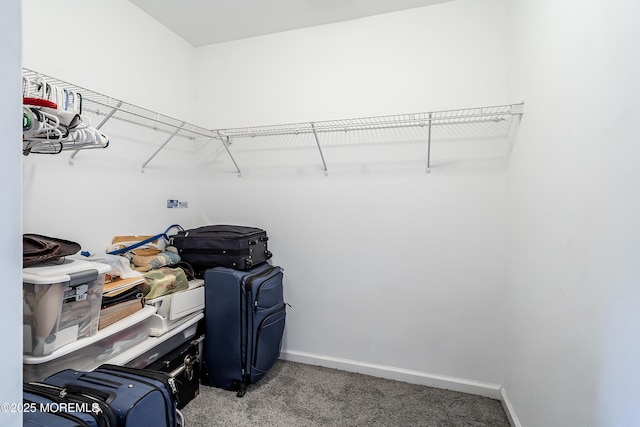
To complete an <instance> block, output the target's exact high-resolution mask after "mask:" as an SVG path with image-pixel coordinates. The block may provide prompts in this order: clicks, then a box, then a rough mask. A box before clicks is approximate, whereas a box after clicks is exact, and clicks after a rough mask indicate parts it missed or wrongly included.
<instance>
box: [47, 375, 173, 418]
mask: <svg viewBox="0 0 640 427" xmlns="http://www.w3.org/2000/svg"><path fill="white" fill-rule="evenodd" d="M43 382H44V383H46V384H51V385H56V386H59V387H64V388H66V389H68V390H70V389H73V390H84V391H85V392H86V393H89V394H92V395H103V397H104V400H105V402H106V403H107V404H109V406H110V407H111V408H112V410H113V412H114V413H115V416H116V420H117V427H138V426H145V425H148V426H154V427H177V426H180V425H182V422H183V420H182V419H181V415H180V414H179V413H178V412H177V410H176V400H175V396H174V391H175V390H172V389H171V382H172V379H171V377H170V376H169V375H168V374H166V373H164V372H156V371H148V370H144V369H136V368H125V367H121V366H115V365H102V366H100V367H98V368H97V369H95V370H94V371H91V372H83V371H75V370H73V369H66V370H63V371H60V372H58V373H56V374H53V375H51V376H50V377H48V378H46V379H45V380H44V381H43Z"/></svg>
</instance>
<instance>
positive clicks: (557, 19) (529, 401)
mask: <svg viewBox="0 0 640 427" xmlns="http://www.w3.org/2000/svg"><path fill="white" fill-rule="evenodd" d="M510 6H511V16H510V35H511V37H510V38H511V41H512V42H511V51H510V59H511V67H512V68H511V74H510V79H511V85H510V87H511V91H512V92H511V97H515V98H524V99H525V101H526V112H525V115H524V119H523V122H522V126H521V127H520V131H519V134H518V140H517V144H516V147H515V149H514V151H513V156H512V159H511V163H510V166H509V172H508V182H509V196H508V218H509V225H508V235H509V250H508V253H509V258H508V262H507V265H508V267H509V270H508V281H507V336H506V338H507V340H506V343H507V344H506V354H505V362H506V364H505V368H506V372H505V382H504V385H505V390H506V391H507V395H508V397H509V399H510V400H511V402H512V404H513V406H514V408H515V412H516V413H517V416H518V418H519V419H520V422H521V423H522V425H523V426H527V427H529V426H531V427H536V426H545V427H553V426H563V427H564V426H606V427H614V426H621V427H622V426H631V425H638V424H639V423H640V406H638V401H639V400H640V369H639V368H638V366H639V365H638V355H639V354H640V345H639V341H638V331H639V330H640V315H639V314H638V309H637V308H638V301H639V300H640V288H639V287H638V283H637V282H638V277H639V276H640V263H638V258H639V255H640V251H639V250H638V241H639V240H640V227H638V217H639V216H640V199H639V198H638V188H637V183H638V182H639V181H640V172H639V169H638V167H637V159H638V158H640V145H638V134H640V124H639V123H640V122H639V121H638V119H637V113H638V111H639V107H640V101H639V100H640V85H639V84H638V75H640V60H639V58H638V55H637V53H638V52H639V51H640V42H639V41H640V30H638V26H637V22H636V21H637V17H638V16H640V4H638V2H634V1H625V0H615V1H609V2H582V1H571V0H562V1H557V0H553V1H551V0H545V1H535V2H534V1H523V0H513V1H511V2H510Z"/></svg>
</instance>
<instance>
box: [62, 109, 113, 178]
mask: <svg viewBox="0 0 640 427" xmlns="http://www.w3.org/2000/svg"><path fill="white" fill-rule="evenodd" d="M122 104H123V101H118V104H117V105H116V106H115V107H113V110H111V111H109V114H107V115H106V116H105V117H104V119H102V121H101V122H100V123H98V126H96V129H97V130H99V129H100V128H101V127H102V126H104V124H105V123H107V122H108V121H109V119H110V118H111V117H113V115H114V114H115V113H116V111H118V110H119V109H120V107H121V106H122ZM79 152H80V150H75V151H74V152H73V153H71V156H69V164H70V165H71V166H73V161H74V158H75V157H76V156H77V155H78V153H79Z"/></svg>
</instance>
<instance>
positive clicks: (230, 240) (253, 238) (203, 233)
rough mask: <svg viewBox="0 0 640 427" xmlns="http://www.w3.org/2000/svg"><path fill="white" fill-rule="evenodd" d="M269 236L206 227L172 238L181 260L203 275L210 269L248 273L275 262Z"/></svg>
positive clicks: (239, 229)
mask: <svg viewBox="0 0 640 427" xmlns="http://www.w3.org/2000/svg"><path fill="white" fill-rule="evenodd" d="M268 240H269V238H268V237H267V232H266V231H265V230H263V229H261V228H256V227H246V226H242V225H206V226H203V227H198V228H193V229H190V230H181V231H179V232H178V233H177V234H175V235H173V236H170V237H169V245H170V246H174V247H175V248H176V249H178V253H179V254H180V258H181V259H182V260H183V261H186V262H188V263H189V264H191V265H192V266H193V268H194V270H196V273H199V274H200V275H201V274H202V272H203V271H204V270H206V269H208V268H213V267H229V268H234V269H236V270H248V269H250V268H252V267H254V266H256V265H258V264H260V263H263V262H265V261H266V260H268V259H269V258H271V256H272V254H271V252H269V250H268V249H267V241H268Z"/></svg>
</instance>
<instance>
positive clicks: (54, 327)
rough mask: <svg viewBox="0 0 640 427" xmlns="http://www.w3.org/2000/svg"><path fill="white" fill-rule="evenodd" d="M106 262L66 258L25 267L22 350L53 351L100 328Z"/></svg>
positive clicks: (34, 351) (46, 353)
mask: <svg viewBox="0 0 640 427" xmlns="http://www.w3.org/2000/svg"><path fill="white" fill-rule="evenodd" d="M110 270H111V267H110V266H109V265H107V264H100V263H96V262H90V261H84V260H81V259H72V258H66V259H65V260H64V261H63V262H55V263H48V262H46V263H42V264H38V265H34V266H32V267H27V268H24V269H23V270H22V281H23V284H22V285H23V296H24V299H23V321H22V324H23V325H22V327H23V353H24V354H26V355H33V356H45V355H48V354H51V353H52V352H54V351H55V350H57V349H59V348H60V347H62V346H64V345H67V344H69V343H72V342H74V341H76V340H78V339H80V338H84V337H90V336H92V335H95V334H96V333H97V332H98V320H99V318H100V305H101V302H102V290H103V286H104V277H105V274H106V273H108V272H109V271H110Z"/></svg>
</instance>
